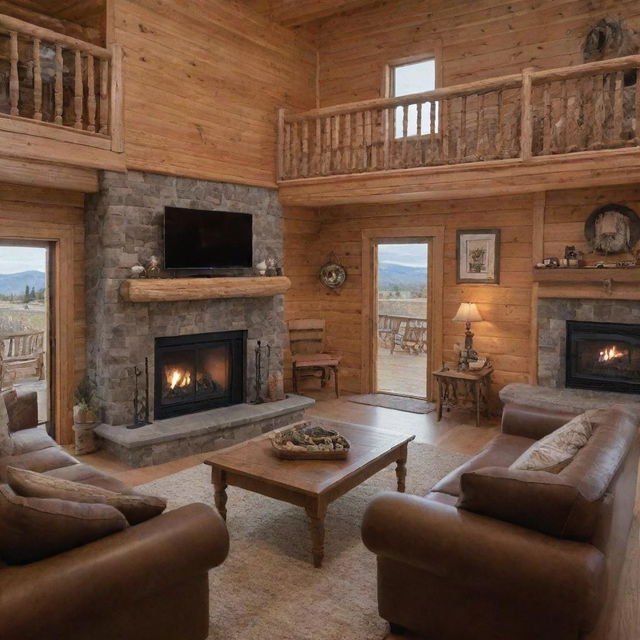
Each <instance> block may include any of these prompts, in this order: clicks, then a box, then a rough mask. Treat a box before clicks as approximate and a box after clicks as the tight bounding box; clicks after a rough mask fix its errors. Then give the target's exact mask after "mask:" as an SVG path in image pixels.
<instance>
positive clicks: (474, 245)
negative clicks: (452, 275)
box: [456, 229, 500, 284]
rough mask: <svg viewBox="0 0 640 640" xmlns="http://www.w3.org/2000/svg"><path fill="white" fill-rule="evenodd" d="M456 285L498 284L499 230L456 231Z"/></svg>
mask: <svg viewBox="0 0 640 640" xmlns="http://www.w3.org/2000/svg"><path fill="white" fill-rule="evenodd" d="M457 240H458V242H457V248H456V258H457V259H456V262H457V268H458V272H457V274H456V276H457V277H456V282H457V283H458V284H461V283H467V282H472V283H476V284H499V282H500V229H458V233H457Z"/></svg>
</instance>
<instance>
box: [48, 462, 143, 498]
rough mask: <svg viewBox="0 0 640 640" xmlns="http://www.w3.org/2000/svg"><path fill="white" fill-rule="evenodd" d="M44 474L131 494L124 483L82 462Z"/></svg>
mask: <svg viewBox="0 0 640 640" xmlns="http://www.w3.org/2000/svg"><path fill="white" fill-rule="evenodd" d="M44 473H46V475H48V476H53V477H54V478H64V479H65V480H71V481H72V482H82V483H83V484H90V485H93V486H94V487H102V488H103V489H109V491H116V492H118V493H131V489H130V488H129V487H128V486H127V485H126V484H125V483H124V482H120V480H117V479H116V478H114V477H113V476H110V475H108V474H106V473H104V472H102V471H98V469H96V468H95V467H92V466H91V465H88V464H84V463H82V462H79V463H78V464H72V465H69V466H66V467H59V468H58V469H51V470H50V471H45V472H44Z"/></svg>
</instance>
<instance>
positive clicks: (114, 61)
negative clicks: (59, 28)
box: [0, 14, 122, 151]
mask: <svg viewBox="0 0 640 640" xmlns="http://www.w3.org/2000/svg"><path fill="white" fill-rule="evenodd" d="M4 40H6V42H7V45H6V46H5V45H4V43H3V41H4ZM3 52H5V53H4V55H3ZM7 52H8V55H7ZM121 55H122V54H121V49H120V48H119V46H118V45H113V46H112V47H111V48H110V49H106V48H103V47H98V46H96V45H93V44H90V43H87V42H83V41H81V40H77V39H75V38H71V37H69V36H65V35H63V34H59V33H56V32H55V31H51V30H49V29H44V28H42V27H39V26H36V25H32V24H29V23H27V22H24V21H22V20H18V19H16V18H12V17H10V16H6V15H2V14H0V118H2V117H5V118H6V117H11V118H14V119H15V122H16V124H15V127H14V128H15V131H17V132H22V129H21V128H20V127H21V125H20V124H19V122H20V121H24V120H33V121H37V122H41V123H43V124H44V125H47V126H51V125H57V126H59V127H63V128H65V129H74V130H76V131H78V132H83V133H86V134H90V135H91V136H96V137H101V138H108V139H109V138H110V139H111V140H112V141H113V144H112V145H111V148H112V150H113V151H122V95H121V94H122V79H121V77H120V74H121ZM3 82H6V85H7V88H8V91H3V90H2V83H3ZM4 93H6V95H7V96H8V99H7V100H5V102H3V97H2V96H3V94H4ZM31 126H33V125H31ZM5 128H6V127H5ZM60 135H62V134H60ZM96 144H97V143H96ZM102 144H104V143H102Z"/></svg>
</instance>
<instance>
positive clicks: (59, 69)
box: [55, 44, 64, 124]
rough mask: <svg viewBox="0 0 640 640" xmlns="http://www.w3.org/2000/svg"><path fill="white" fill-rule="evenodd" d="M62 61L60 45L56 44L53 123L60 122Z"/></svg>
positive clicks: (61, 108)
mask: <svg viewBox="0 0 640 640" xmlns="http://www.w3.org/2000/svg"><path fill="white" fill-rule="evenodd" d="M63 65H64V63H63V60H62V46H61V45H59V44H57V45H56V86H55V111H56V115H55V123H56V124H62V115H63V113H62V112H63V93H62V74H63V72H64V66H63Z"/></svg>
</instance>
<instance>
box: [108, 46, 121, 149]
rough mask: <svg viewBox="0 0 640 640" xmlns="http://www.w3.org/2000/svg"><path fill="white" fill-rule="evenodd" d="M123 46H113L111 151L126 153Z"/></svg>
mask: <svg viewBox="0 0 640 640" xmlns="http://www.w3.org/2000/svg"><path fill="white" fill-rule="evenodd" d="M122 82H123V69H122V46H121V45H119V44H112V45H111V108H110V112H111V150H112V151H115V152H117V153H122V152H123V151H124V93H123V86H122Z"/></svg>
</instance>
